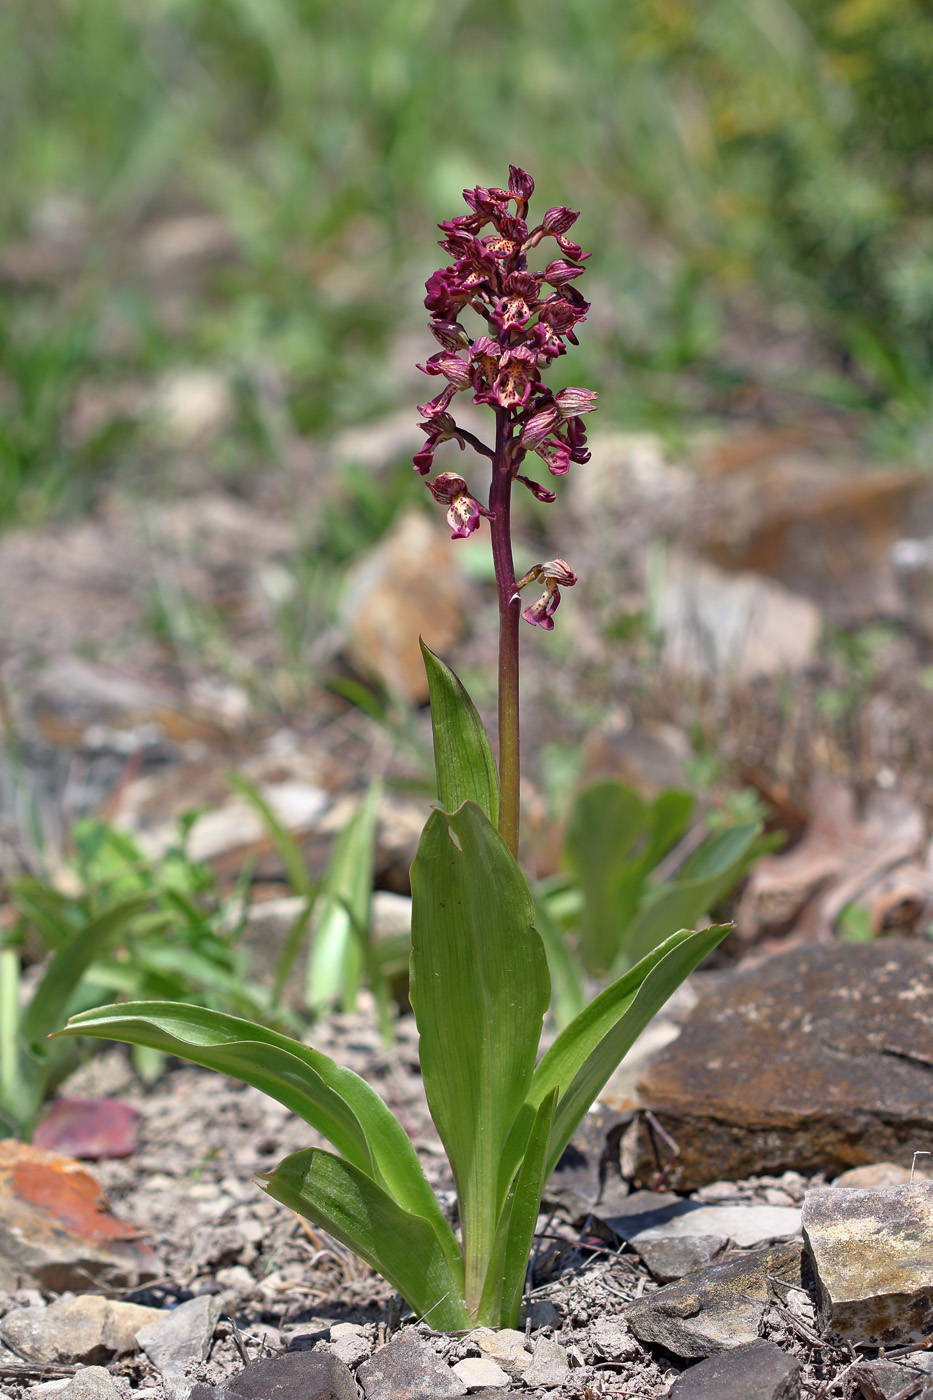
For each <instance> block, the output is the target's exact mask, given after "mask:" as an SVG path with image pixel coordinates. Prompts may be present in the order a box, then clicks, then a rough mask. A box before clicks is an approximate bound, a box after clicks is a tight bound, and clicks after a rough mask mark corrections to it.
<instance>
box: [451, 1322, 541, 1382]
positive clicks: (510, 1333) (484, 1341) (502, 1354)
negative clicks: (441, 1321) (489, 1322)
mask: <svg viewBox="0 0 933 1400" xmlns="http://www.w3.org/2000/svg"><path fill="white" fill-rule="evenodd" d="M476 1344H477V1346H478V1347H479V1349H480V1351H481V1352H482V1353H483V1355H484V1356H488V1357H489V1358H490V1360H491V1361H495V1362H496V1363H497V1365H499V1366H501V1367H502V1369H503V1371H505V1373H506V1375H508V1376H513V1377H515V1376H521V1375H522V1374H523V1373H524V1372H525V1371H526V1370H527V1369H528V1365H529V1363H530V1361H531V1352H530V1351H526V1350H525V1334H524V1332H518V1331H516V1329H515V1328H514V1327H504V1328H502V1330H501V1331H499V1332H484V1333H481V1334H480V1335H479V1336H478V1337H477V1338H476ZM454 1369H456V1368H454ZM490 1384H492V1382H490Z"/></svg>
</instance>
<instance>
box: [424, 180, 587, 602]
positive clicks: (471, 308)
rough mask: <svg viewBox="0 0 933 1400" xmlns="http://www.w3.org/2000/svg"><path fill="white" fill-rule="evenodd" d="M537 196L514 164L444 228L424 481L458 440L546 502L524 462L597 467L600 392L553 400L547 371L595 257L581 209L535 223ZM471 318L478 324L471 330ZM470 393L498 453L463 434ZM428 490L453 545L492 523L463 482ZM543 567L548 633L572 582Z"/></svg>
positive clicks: (435, 292)
mask: <svg viewBox="0 0 933 1400" xmlns="http://www.w3.org/2000/svg"><path fill="white" fill-rule="evenodd" d="M533 194H534V181H533V180H532V178H531V176H530V175H529V174H528V173H527V172H526V171H524V170H522V169H521V168H520V167H519V166H516V165H512V166H510V167H509V183H508V188H507V189H501V188H497V187H494V186H489V187H488V188H487V187H486V186H484V185H477V186H475V187H474V188H473V189H468V190H464V192H463V197H464V200H465V202H466V205H467V210H468V212H467V213H466V214H460V215H458V216H456V217H455V218H452V219H448V220H446V221H445V222H444V223H442V224H439V225H438V227H439V229H440V231H441V233H442V235H443V238H442V240H441V244H440V246H441V247H442V248H443V250H444V252H445V253H446V254H447V255H448V257H449V258H450V259H451V263H452V265H451V266H448V267H442V268H439V269H438V270H437V271H436V272H434V273H433V274H432V275H431V276H430V277H429V278H428V281H427V283H426V287H425V291H426V297H425V306H426V307H427V309H428V311H429V312H430V313H431V317H432V320H431V333H432V335H433V336H434V338H435V340H436V341H437V342H438V344H439V346H440V350H439V351H438V352H436V353H435V354H433V355H431V356H430V357H429V358H428V359H427V360H426V361H425V362H424V363H423V364H420V365H419V366H418V368H419V369H420V370H421V371H422V372H423V373H424V374H428V375H435V376H440V377H441V378H442V379H444V380H446V381H447V383H446V385H445V386H444V388H443V390H442V391H441V393H440V394H438V395H437V396H436V398H434V399H432V400H431V401H430V402H429V403H426V404H424V405H423V407H422V408H421V410H420V411H421V414H422V416H423V420H424V421H423V423H422V427H423V428H424V431H425V435H426V439H427V440H426V442H425V443H424V446H423V447H422V448H421V450H420V452H417V453H416V454H415V456H414V459H413V461H414V466H415V470H416V471H419V472H421V473H422V475H425V476H426V475H427V474H428V473H429V472H430V471H431V470H432V469H433V465H434V455H435V452H436V450H437V448H438V446H439V445H440V444H441V443H442V442H446V441H448V440H450V439H453V440H455V441H456V442H457V444H458V446H459V447H460V448H461V449H462V448H463V447H464V446H465V445H466V444H469V445H470V446H472V447H473V448H474V450H475V451H476V452H478V453H479V454H481V455H482V456H484V457H486V458H487V459H488V460H489V461H490V462H491V463H492V471H493V483H494V485H495V489H496V491H497V492H500V491H501V486H502V482H503V481H505V482H506V483H508V482H509V481H519V482H521V484H522V485H523V486H524V487H526V489H527V490H529V491H531V493H532V494H533V495H534V496H535V498H536V499H537V500H539V501H544V502H552V501H553V500H554V499H555V493H554V492H553V491H552V490H550V489H549V488H548V487H546V486H542V485H541V484H540V483H539V482H536V481H534V480H533V479H532V478H531V477H530V476H527V475H524V474H521V470H520V469H521V465H522V462H523V460H524V459H525V457H526V456H527V454H528V453H529V452H534V453H535V454H536V455H537V456H538V457H540V458H541V460H542V462H544V464H545V465H546V467H547V469H548V471H549V472H550V474H551V475H552V476H563V475H565V474H566V473H567V471H569V469H570V466H571V465H572V464H574V463H584V462H586V461H588V459H589V453H588V452H587V451H586V431H585V428H584V422H583V418H584V415H585V414H587V413H589V412H591V411H592V409H593V408H594V406H595V400H596V394H595V393H594V391H593V390H591V389H583V388H579V387H576V386H571V387H569V388H566V389H561V390H560V391H559V392H557V393H554V392H553V391H552V390H551V389H549V388H548V387H547V385H546V384H544V383H543V382H542V374H543V373H545V372H546V371H547V369H548V367H549V366H550V365H551V363H552V362H553V361H554V360H555V359H556V358H557V357H558V356H560V355H563V354H565V353H566V350H567V345H568V344H570V345H576V343H577V338H576V328H577V326H578V325H579V324H580V323H581V322H582V321H584V320H585V319H586V315H587V312H588V311H589V303H588V302H587V301H586V300H585V299H584V297H582V296H581V295H580V293H579V292H578V291H577V290H576V288H575V287H574V286H573V285H571V284H572V283H574V282H575V281H576V280H577V278H579V277H581V276H582V275H583V272H584V271H585V269H584V268H583V267H582V266H581V263H582V262H583V261H584V259H585V257H586V256H587V255H586V254H584V253H583V251H582V249H581V248H580V247H579V246H578V244H576V243H574V242H573V241H572V240H571V238H570V237H568V234H569V231H570V230H571V229H572V228H573V226H574V224H575V223H576V221H577V219H578V218H579V214H578V213H577V211H576V210H573V209H570V208H568V207H567V206H566V205H563V204H561V205H554V206H553V207H552V208H550V209H548V210H547V211H546V212H545V214H544V216H543V218H542V219H541V221H540V223H537V224H535V223H533V222H532V221H531V219H530V218H529V213H528V210H529V201H530V200H531V197H532V195H533ZM546 238H553V239H554V241H555V242H556V243H557V247H558V250H559V253H560V254H562V256H558V257H555V258H553V259H551V260H550V261H549V262H547V263H546V265H545V266H544V267H543V268H541V267H540V266H539V267H538V268H536V267H534V266H529V256H530V254H532V253H533V252H534V250H535V249H536V248H538V247H539V245H540V244H541V243H542V241H543V240H544V239H546ZM542 261H543V260H542ZM466 318H470V321H467V323H466V324H464V323H463V322H464V320H465V319H466ZM471 321H472V324H471V323H470V322H471ZM465 390H472V395H471V396H472V400H473V403H474V404H488V405H489V406H490V407H491V408H492V409H493V410H494V413H495V418H496V434H495V447H493V446H487V444H486V443H484V442H482V441H481V440H480V439H479V438H478V437H476V436H475V435H474V433H473V432H468V431H466V430H465V429H460V428H458V427H457V424H456V423H455V422H454V420H453V418H452V417H451V414H450V407H451V404H452V401H453V399H454V397H455V395H456V394H458V393H461V392H463V391H465ZM496 483H498V484H496ZM429 488H430V490H431V492H432V494H433V495H434V497H435V499H436V500H438V501H440V502H442V504H444V505H446V506H447V507H448V512H447V516H448V520H449V522H450V525H451V528H452V530H453V532H454V536H455V537H456V538H461V539H463V538H466V537H467V536H468V535H470V534H472V533H473V531H474V530H476V529H477V528H478V526H479V522H480V520H481V518H482V517H483V515H487V516H488V515H489V512H488V511H487V510H486V508H485V507H484V506H481V505H480V504H479V503H478V501H477V500H476V498H475V497H474V496H473V495H472V494H471V492H470V491H469V490H468V489H467V486H466V483H465V482H464V480H463V478H462V477H460V476H457V475H456V473H451V472H444V473H441V475H440V476H438V477H436V478H435V480H434V481H433V482H430V483H429ZM506 499H507V496H506ZM490 518H492V517H490ZM497 528H498V527H496V526H494V534H495V530H496V529H497ZM558 565H559V566H560V568H558ZM551 566H554V567H553V568H552V567H551ZM497 567H498V566H497ZM537 569H538V574H537V575H536V577H539V578H541V579H543V580H544V583H545V594H544V597H543V598H542V599H541V601H540V602H539V603H536V604H533V605H531V606H530V607H529V608H527V609H526V611H525V614H524V615H525V617H526V620H528V621H532V622H534V623H535V625H537V626H542V627H548V628H550V626H552V625H553V623H552V621H551V618H552V616H553V612H554V609H555V608H556V607H557V602H558V600H559V596H560V594H559V590H558V585H559V584H561V583H563V584H564V586H567V585H568V584H570V583H572V582H575V578H574V576H572V574H571V573H570V571H569V570H568V569H567V566H566V565H564V564H563V563H562V561H560V560H556V561H555V560H552V561H551V564H550V565H547V566H546V565H539V566H537ZM548 569H550V573H548V572H547V570H548ZM561 570H563V572H561ZM542 571H543V572H542ZM527 581H528V579H527V578H526V579H525V580H524V582H527Z"/></svg>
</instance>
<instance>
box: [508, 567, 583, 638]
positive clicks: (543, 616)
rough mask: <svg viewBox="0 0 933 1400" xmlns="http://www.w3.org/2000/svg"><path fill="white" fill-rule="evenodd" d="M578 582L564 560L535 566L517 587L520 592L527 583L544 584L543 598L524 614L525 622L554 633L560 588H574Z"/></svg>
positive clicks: (521, 579) (519, 581) (518, 582)
mask: <svg viewBox="0 0 933 1400" xmlns="http://www.w3.org/2000/svg"><path fill="white" fill-rule="evenodd" d="M576 581H577V576H576V574H575V573H574V571H573V569H571V567H570V565H569V564H568V563H567V562H566V561H565V560H563V559H549V560H548V561H547V563H546V564H535V565H534V567H533V568H531V569H529V570H528V572H527V574H525V575H523V577H522V578H520V579H519V580H518V581H517V583H516V585H515V587H516V590H518V589H521V588H524V586H525V584H526V583H543V584H544V592H543V593H542V595H541V597H540V598H539V599H538V600H537V602H535V603H532V604H531V606H530V607H527V608H526V609H525V610H524V612H523V613H522V618H523V620H524V621H525V622H528V623H530V624H531V626H532V627H543V628H544V630H545V632H553V630H554V614H555V613H556V612H557V609H558V606H559V605H560V588H572V587H573V585H574V584H575V583H576ZM558 584H559V585H560V587H558Z"/></svg>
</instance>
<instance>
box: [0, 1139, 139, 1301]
mask: <svg viewBox="0 0 933 1400" xmlns="http://www.w3.org/2000/svg"><path fill="white" fill-rule="evenodd" d="M158 1273H159V1261H158V1259H157V1258H156V1256H155V1254H154V1253H153V1251H152V1250H151V1249H150V1248H149V1246H148V1245H147V1244H144V1243H143V1242H142V1241H141V1240H140V1238H139V1232H138V1230H136V1228H135V1227H134V1226H133V1225H131V1224H129V1223H128V1222H127V1221H125V1220H118V1219H117V1218H116V1216H113V1215H111V1214H110V1212H109V1211H108V1209H107V1205H106V1201H105V1200H104V1198H103V1196H102V1194H101V1190H100V1187H99V1186H98V1184H97V1182H96V1181H95V1179H94V1177H93V1176H92V1175H91V1174H90V1172H89V1171H88V1170H87V1168H86V1167H84V1166H82V1165H81V1163H80V1162H76V1161H74V1160H73V1159H72V1158H70V1157H62V1156H60V1155H59V1154H58V1153H56V1152H46V1151H43V1150H42V1149H41V1148H38V1147H33V1146H31V1145H30V1144H29V1143H23V1142H18V1141H16V1140H15V1139H13V1138H7V1139H5V1140H3V1141H2V1142H0V1289H5V1290H8V1291H11V1292H12V1291H13V1290H15V1289H17V1288H22V1287H40V1288H44V1289H49V1290H50V1291H52V1292H56V1293H61V1292H64V1291H65V1290H66V1289H71V1290H73V1291H74V1292H76V1293H84V1292H88V1291H92V1292H93V1291H94V1290H95V1289H97V1288H99V1287H101V1286H102V1285H105V1286H108V1287H111V1288H135V1287H136V1286H137V1285H138V1284H139V1283H141V1282H142V1281H143V1280H145V1279H149V1278H155V1277H156V1275H157V1274H158Z"/></svg>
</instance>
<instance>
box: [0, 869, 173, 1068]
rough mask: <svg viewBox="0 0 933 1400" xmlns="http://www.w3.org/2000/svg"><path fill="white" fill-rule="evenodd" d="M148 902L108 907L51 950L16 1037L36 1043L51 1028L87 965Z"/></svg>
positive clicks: (145, 898) (138, 898)
mask: <svg viewBox="0 0 933 1400" xmlns="http://www.w3.org/2000/svg"><path fill="white" fill-rule="evenodd" d="M149 902H150V897H149V895H148V894H136V895H131V896H130V897H129V898H128V899H123V900H121V901H120V903H119V904H113V905H111V907H110V908H109V909H107V910H105V911H104V913H103V914H98V915H97V917H96V918H94V919H91V921H90V922H89V923H88V924H86V925H85V927H84V928H83V929H82V930H81V932H80V933H78V934H75V935H74V937H72V938H71V939H69V941H68V942H67V943H64V944H62V945H61V947H59V948H57V949H56V950H55V952H54V953H53V954H52V956H51V958H50V959H49V965H48V967H47V968H46V970H45V973H44V974H43V977H42V980H41V982H40V983H39V985H38V987H37V988H36V990H35V992H34V993H33V997H32V1001H31V1002H30V1003H29V1006H28V1008H27V1010H26V1011H25V1012H24V1014H23V1018H22V1021H21V1023H20V1034H21V1036H22V1038H23V1040H24V1041H25V1042H26V1043H27V1044H31V1045H32V1044H39V1043H40V1042H41V1041H42V1040H44V1038H45V1037H46V1036H47V1035H48V1034H49V1032H50V1031H52V1030H54V1029H55V1027H56V1026H57V1025H58V1024H59V1022H60V1021H61V1020H62V1018H63V1017H64V1015H65V1011H66V1008H67V1006H68V1003H69V1001H70V1000H71V997H72V996H73V994H74V991H75V988H76V987H77V985H78V983H79V982H80V980H81V978H82V977H83V976H84V974H85V972H86V971H87V969H88V968H89V967H90V966H91V963H92V962H93V961H94V959H95V958H97V957H99V956H100V954H101V953H103V952H104V951H105V950H106V949H108V948H109V947H110V946H111V944H112V943H113V942H115V940H116V939H117V938H118V937H119V936H120V934H121V933H122V932H123V930H124V928H125V927H126V925H127V924H128V923H129V922H130V920H131V919H133V918H134V917H135V916H136V915H137V914H141V913H142V911H143V910H144V909H145V908H146V905H147V904H149Z"/></svg>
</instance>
